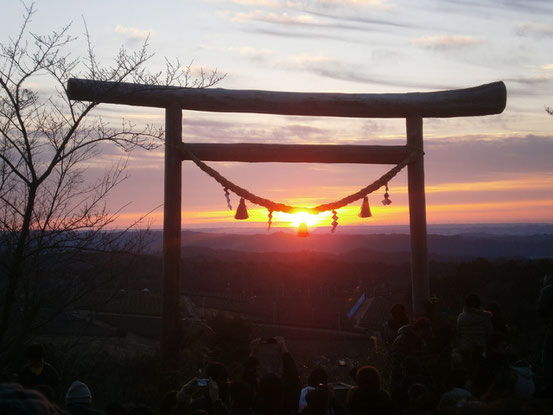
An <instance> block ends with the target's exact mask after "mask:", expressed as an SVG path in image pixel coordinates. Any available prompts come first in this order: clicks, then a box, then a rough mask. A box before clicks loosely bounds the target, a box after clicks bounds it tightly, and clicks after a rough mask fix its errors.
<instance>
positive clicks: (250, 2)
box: [231, 0, 286, 8]
mask: <svg viewBox="0 0 553 415" xmlns="http://www.w3.org/2000/svg"><path fill="white" fill-rule="evenodd" d="M231 1H232V2H233V3H234V4H239V5H241V6H255V7H272V8H278V7H282V6H283V5H284V4H285V3H286V2H283V1H281V0H231Z"/></svg>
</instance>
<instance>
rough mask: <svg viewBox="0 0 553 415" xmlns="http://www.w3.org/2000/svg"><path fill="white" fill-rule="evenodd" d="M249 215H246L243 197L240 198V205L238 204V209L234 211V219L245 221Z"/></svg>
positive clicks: (246, 210)
mask: <svg viewBox="0 0 553 415" xmlns="http://www.w3.org/2000/svg"><path fill="white" fill-rule="evenodd" d="M249 217H250V215H248V209H247V208H246V201H245V200H244V198H243V197H241V198H240V203H239V204H238V208H237V209H236V214H235V215H234V219H238V220H245V219H248V218H249Z"/></svg>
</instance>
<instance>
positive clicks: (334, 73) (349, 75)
mask: <svg viewBox="0 0 553 415" xmlns="http://www.w3.org/2000/svg"><path fill="white" fill-rule="evenodd" d="M280 65H281V66H282V67H283V68H286V69H289V70H290V69H291V70H301V71H306V72H311V73H314V74H316V75H319V76H322V77H325V78H331V79H336V80H340V81H347V82H357V83H362V84H375V85H386V86H392V87H404V88H413V89H417V90H420V89H429V90H437V89H451V88H452V87H451V86H450V85H443V84H438V83H427V82H421V81H420V80H417V79H412V80H407V79H405V78H402V79H393V78H391V77H383V76H380V74H375V73H374V71H371V70H370V69H369V68H367V67H365V66H363V65H359V64H356V65H353V64H351V63H348V62H343V61H338V60H337V59H334V58H331V57H328V56H314V55H297V56H290V57H289V58H287V59H286V60H284V61H282V62H281V63H280Z"/></svg>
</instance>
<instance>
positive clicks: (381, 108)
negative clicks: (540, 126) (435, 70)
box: [67, 78, 507, 118]
mask: <svg viewBox="0 0 553 415" xmlns="http://www.w3.org/2000/svg"><path fill="white" fill-rule="evenodd" d="M67 85H68V86H67V89H68V97H69V98H70V99H74V100H79V101H92V102H104V103H111V104H126V105H136V106H146V107H159V108H168V107H178V108H181V109H184V110H194V111H212V112H246V113H261V114H281V115H310V116H322V117H325V116H326V117H355V118H407V117H422V118H427V117H467V116H479V115H491V114H499V113H501V112H503V110H504V109H505V104H506V102H507V90H506V88H505V84H504V83H503V82H501V81H499V82H493V83H490V84H485V85H480V86H476V87H472V88H465V89H454V90H448V91H438V92H411V93H403V94H342V93H312V92H278V91H256V90H232V89H222V88H213V89H212V88H207V89H201V88H184V87H175V86H158V85H142V84H133V83H126V82H108V81H92V80H86V79H76V78H71V79H69V81H68V84H67Z"/></svg>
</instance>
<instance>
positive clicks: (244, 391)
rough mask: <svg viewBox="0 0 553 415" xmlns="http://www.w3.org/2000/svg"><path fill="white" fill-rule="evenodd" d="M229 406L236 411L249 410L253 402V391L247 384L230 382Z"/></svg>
mask: <svg viewBox="0 0 553 415" xmlns="http://www.w3.org/2000/svg"><path fill="white" fill-rule="evenodd" d="M229 395H230V405H231V407H232V408H236V409H250V408H252V407H253V404H254V400H255V391H254V389H253V387H252V385H250V384H249V383H247V382H232V383H231V384H230V387H229Z"/></svg>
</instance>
